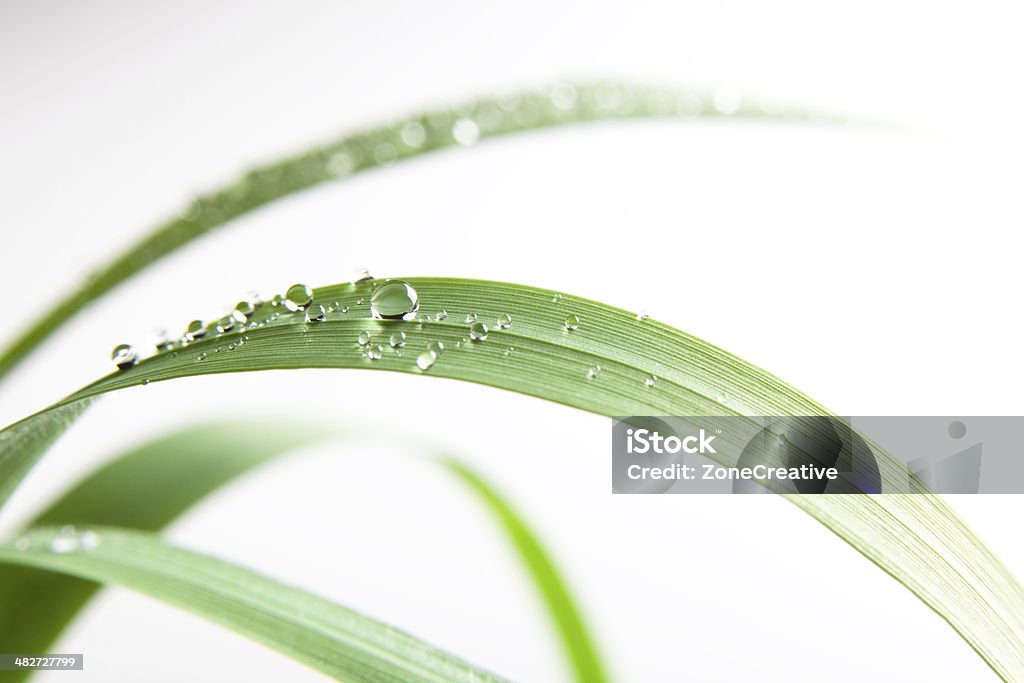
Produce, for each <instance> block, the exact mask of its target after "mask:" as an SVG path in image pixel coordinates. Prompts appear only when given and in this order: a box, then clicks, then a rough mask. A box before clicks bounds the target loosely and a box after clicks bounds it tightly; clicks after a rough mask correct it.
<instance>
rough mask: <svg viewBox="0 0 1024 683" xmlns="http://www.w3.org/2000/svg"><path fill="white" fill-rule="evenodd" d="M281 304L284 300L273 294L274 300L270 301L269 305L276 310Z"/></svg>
mask: <svg viewBox="0 0 1024 683" xmlns="http://www.w3.org/2000/svg"><path fill="white" fill-rule="evenodd" d="M282 302H284V298H282V297H281V295H280V294H275V295H274V298H272V299H271V300H270V305H271V306H274V307H275V308H276V307H278V306H280V305H281V304H282Z"/></svg>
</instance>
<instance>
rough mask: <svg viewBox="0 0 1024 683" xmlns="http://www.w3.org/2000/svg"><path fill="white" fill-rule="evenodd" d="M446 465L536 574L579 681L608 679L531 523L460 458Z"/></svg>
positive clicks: (601, 681) (445, 462) (573, 602)
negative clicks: (471, 493)
mask: <svg viewBox="0 0 1024 683" xmlns="http://www.w3.org/2000/svg"><path fill="white" fill-rule="evenodd" d="M444 464H445V466H446V467H447V468H448V469H449V470H451V471H452V472H453V473H454V474H455V475H456V476H457V477H458V478H459V479H461V480H462V481H463V482H464V483H465V484H466V485H467V486H469V488H470V489H472V490H473V491H474V492H475V493H476V494H477V496H478V497H479V498H480V500H481V501H482V502H483V503H484V504H485V505H486V506H487V508H488V509H489V510H490V511H491V513H492V514H493V515H494V516H495V517H496V518H497V520H498V522H500V523H501V526H502V528H503V529H504V531H505V534H506V535H507V536H508V538H509V540H510V541H511V542H512V545H513V546H514V547H515V549H516V552H517V553H518V554H519V557H520V559H521V560H522V562H523V564H524V565H525V566H526V568H527V569H528V570H529V572H530V575H531V576H532V577H533V582H534V584H535V585H536V586H537V589H538V591H540V594H541V597H542V598H543V600H544V604H545V605H547V608H548V612H549V613H550V615H551V620H552V621H553V622H554V625H555V627H556V628H557V629H558V634H559V636H560V637H561V639H562V645H563V646H564V648H565V652H566V654H567V655H568V656H569V661H570V664H571V665H572V668H573V671H574V672H575V674H576V680H577V681H579V683H604V682H606V681H608V680H609V679H608V674H607V673H606V672H605V667H604V664H603V663H602V661H601V658H600V657H599V656H598V654H597V648H595V647H594V642H593V638H591V635H590V631H589V629H587V627H586V624H585V623H584V621H583V617H582V616H581V614H580V612H579V609H577V607H576V602H575V601H574V600H573V598H572V596H571V595H570V593H569V589H568V587H567V586H566V585H565V582H564V581H563V580H562V577H561V576H560V575H559V573H558V569H557V568H556V567H555V564H554V561H553V560H552V559H551V557H550V556H549V554H548V552H547V551H546V550H545V549H544V546H543V545H542V544H541V542H540V540H539V539H538V538H537V536H536V535H535V534H534V533H533V531H531V530H530V527H529V525H528V524H527V523H526V522H525V521H524V520H523V518H522V517H520V515H519V514H518V513H517V512H516V511H515V509H514V508H513V507H512V506H511V505H510V504H509V503H508V502H507V501H506V500H505V499H504V498H502V497H501V495H500V494H499V493H498V492H497V491H496V490H495V489H494V488H493V487H492V486H491V485H490V484H488V483H487V482H486V481H485V480H484V479H483V478H482V477H481V476H480V475H479V474H477V473H476V472H474V471H473V470H471V469H470V468H469V467H467V466H466V465H465V464H463V463H461V462H459V461H457V460H453V459H447V460H445V461H444Z"/></svg>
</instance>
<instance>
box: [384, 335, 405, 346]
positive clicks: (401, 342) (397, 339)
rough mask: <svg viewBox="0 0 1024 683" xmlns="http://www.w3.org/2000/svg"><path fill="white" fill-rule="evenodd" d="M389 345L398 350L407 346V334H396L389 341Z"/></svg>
mask: <svg viewBox="0 0 1024 683" xmlns="http://www.w3.org/2000/svg"><path fill="white" fill-rule="evenodd" d="M388 344H390V345H391V348H393V349H396V348H398V347H399V346H405V332H395V333H394V334H392V335H391V338H390V339H388Z"/></svg>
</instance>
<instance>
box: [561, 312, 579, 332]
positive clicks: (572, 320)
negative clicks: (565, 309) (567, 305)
mask: <svg viewBox="0 0 1024 683" xmlns="http://www.w3.org/2000/svg"><path fill="white" fill-rule="evenodd" d="M562 324H563V325H565V329H567V330H570V331H571V330H575V329H576V328H577V327H579V326H580V317H579V316H578V315H567V316H566V317H565V321H563V323H562Z"/></svg>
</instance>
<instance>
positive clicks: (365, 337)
mask: <svg viewBox="0 0 1024 683" xmlns="http://www.w3.org/2000/svg"><path fill="white" fill-rule="evenodd" d="M356 341H358V342H359V345H360V346H366V345H367V344H369V343H370V333H369V332H367V331H366V330H363V331H362V332H360V333H359V338H358V339H356Z"/></svg>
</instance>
